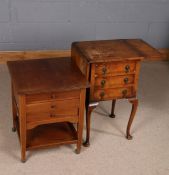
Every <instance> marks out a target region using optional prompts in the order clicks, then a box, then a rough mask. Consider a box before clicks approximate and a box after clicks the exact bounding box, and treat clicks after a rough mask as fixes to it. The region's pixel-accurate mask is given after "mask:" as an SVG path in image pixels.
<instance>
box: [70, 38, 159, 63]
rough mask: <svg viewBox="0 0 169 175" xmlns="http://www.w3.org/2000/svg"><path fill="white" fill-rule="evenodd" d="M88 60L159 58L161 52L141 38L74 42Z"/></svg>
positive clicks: (74, 45)
mask: <svg viewBox="0 0 169 175" xmlns="http://www.w3.org/2000/svg"><path fill="white" fill-rule="evenodd" d="M72 46H73V47H76V48H77V49H78V50H79V51H80V52H81V54H82V55H84V56H85V58H86V59H87V61H88V62H90V63H92V62H102V61H104V62H106V61H124V60H135V59H140V60H141V59H148V58H160V57H161V54H160V53H159V52H158V51H157V50H156V49H155V48H153V47H152V46H150V45H149V44H148V43H146V42H144V41H143V40H141V39H118V40H100V41H99V40H97V41H81V42H74V43H73V44H72Z"/></svg>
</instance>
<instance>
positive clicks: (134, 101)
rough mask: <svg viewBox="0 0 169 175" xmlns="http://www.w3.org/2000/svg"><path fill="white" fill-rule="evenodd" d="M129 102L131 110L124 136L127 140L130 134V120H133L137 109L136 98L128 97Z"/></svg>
mask: <svg viewBox="0 0 169 175" xmlns="http://www.w3.org/2000/svg"><path fill="white" fill-rule="evenodd" d="M129 102H130V103H131V104H132V110H131V114H130V118H129V121H128V125H127V130H126V138H127V139H128V140H131V139H132V136H131V134H130V128H131V125H132V122H133V120H134V117H135V114H136V111H137V107H138V99H129Z"/></svg>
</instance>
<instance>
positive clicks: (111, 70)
mask: <svg viewBox="0 0 169 175" xmlns="http://www.w3.org/2000/svg"><path fill="white" fill-rule="evenodd" d="M135 69H136V62H131V61H130V62H113V63H110V62H107V63H98V64H95V74H96V75H108V74H115V75H119V74H130V73H134V72H135Z"/></svg>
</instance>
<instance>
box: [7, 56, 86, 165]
mask: <svg viewBox="0 0 169 175" xmlns="http://www.w3.org/2000/svg"><path fill="white" fill-rule="evenodd" d="M7 65H8V68H9V71H10V75H11V80H12V108H13V110H12V111H13V131H15V130H16V128H17V131H18V133H19V138H20V143H21V160H22V162H25V161H26V150H29V149H33V148H41V147H48V146H54V145H59V144H73V143H75V144H76V145H77V149H76V153H78V154H79V153H80V150H81V144H82V134H83V118H84V116H83V115H84V107H85V95H86V87H88V86H89V83H88V82H87V81H86V78H85V77H84V76H83V75H82V73H81V72H80V70H79V69H78V67H77V66H76V65H75V64H74V63H72V61H71V59H70V58H62V59H59V58H58V59H46V60H29V61H14V62H8V64H7ZM73 124H75V125H76V128H77V129H75V128H74V126H73ZM53 132H54V133H53ZM55 132H56V133H55Z"/></svg>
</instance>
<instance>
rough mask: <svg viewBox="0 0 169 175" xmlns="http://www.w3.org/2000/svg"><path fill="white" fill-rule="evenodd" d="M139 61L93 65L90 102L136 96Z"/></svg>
mask: <svg viewBox="0 0 169 175" xmlns="http://www.w3.org/2000/svg"><path fill="white" fill-rule="evenodd" d="M139 62H140V61H137V60H135V61H123V62H119V61H117V62H106V63H93V64H92V65H91V91H90V101H101V100H111V99H120V98H132V97H135V96H136V92H137V84H138V73H139V67H140V63H139Z"/></svg>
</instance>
